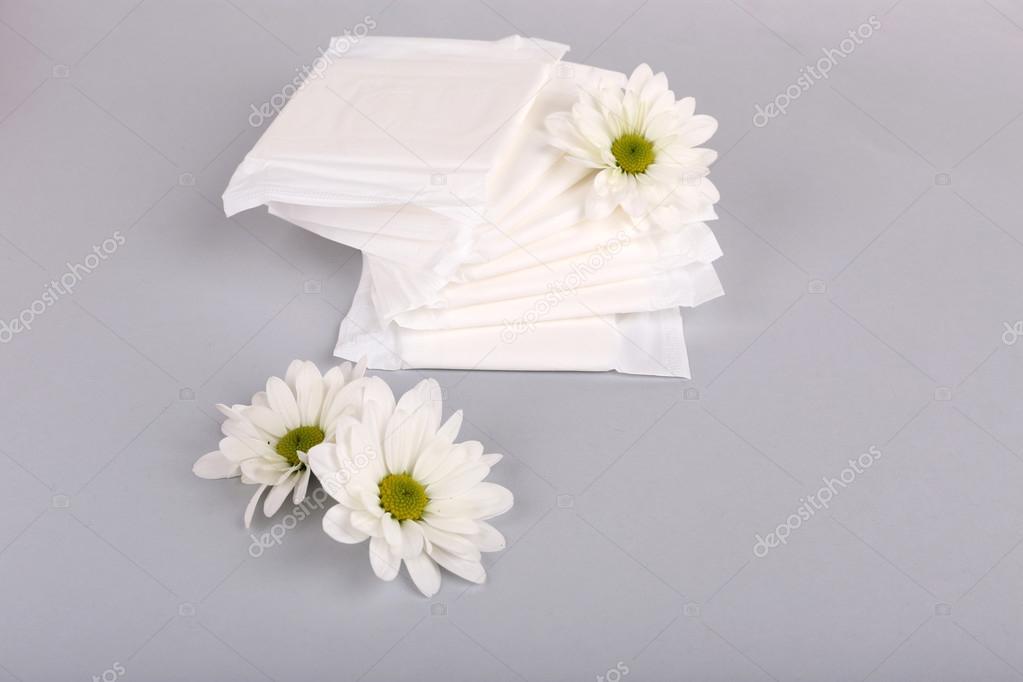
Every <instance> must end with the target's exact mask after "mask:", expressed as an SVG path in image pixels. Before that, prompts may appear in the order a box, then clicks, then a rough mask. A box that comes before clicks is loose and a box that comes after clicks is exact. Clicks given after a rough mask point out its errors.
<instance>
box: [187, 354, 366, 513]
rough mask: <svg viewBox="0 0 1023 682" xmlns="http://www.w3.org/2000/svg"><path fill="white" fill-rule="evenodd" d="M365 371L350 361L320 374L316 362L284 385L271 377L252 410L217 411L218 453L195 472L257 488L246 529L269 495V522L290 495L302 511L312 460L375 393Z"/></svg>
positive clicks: (300, 367) (301, 366)
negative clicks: (237, 478)
mask: <svg viewBox="0 0 1023 682" xmlns="http://www.w3.org/2000/svg"><path fill="white" fill-rule="evenodd" d="M365 372H366V366H365V364H364V362H360V363H359V364H358V365H357V366H356V367H352V365H351V364H350V363H347V362H346V363H345V364H343V365H341V366H340V367H334V368H333V369H331V370H329V371H328V372H327V373H326V374H325V375H321V374H320V370H319V369H317V367H316V365H315V364H314V363H312V362H309V361H302V360H294V361H292V363H291V365H289V366H288V371H287V373H286V374H285V376H284V379H281V378H279V377H270V378H269V379H268V380H267V382H266V391H260V392H259V393H257V394H255V395H254V396H252V404H251V405H233V406H230V407H228V406H227V405H217V409H219V410H220V411H221V412H222V413H223V414H224V416H226V417H227V421H225V422H224V423H223V425H222V426H221V430H222V431H223V433H224V438H223V439H222V440H221V441H220V449H219V450H215V451H213V452H210V453H208V454H206V455H203V456H202V457H200V458H199V460H198V461H197V462H196V463H195V465H194V466H193V467H192V471H193V472H194V473H195V475H196V476H199V477H201V478H232V477H234V476H239V475H240V476H241V480H242V483H247V484H250V485H258V486H259V488H258V489H257V490H256V494H255V495H253V496H252V500H251V501H250V502H249V505H248V507H247V508H246V509H245V527H246V528H248V527H249V526H250V525H251V523H252V516H253V514H254V513H255V510H256V505H257V504H258V503H259V499H260V497H261V496H262V494H263V492H264V491H266V489H267V488H269V489H270V493H269V494H268V495H267V496H266V499H265V500H264V502H263V513H264V514H265V515H266V516H267V517H270V516H273V515H274V514H275V513H276V512H277V510H278V509H280V507H281V505H282V504H283V503H284V500H285V499H287V497H288V493H292V492H293V500H294V503H295V504H299V503H300V502H302V500H304V499H305V495H306V491H307V490H308V488H309V476H310V470H309V467H308V460H307V453H308V452H309V450H311V449H312V448H313V447H314V446H315V445H317V444H319V443H321V442H323V441H330V440H332V439H333V438H334V433H335V430H336V427H337V424H338V421H339V420H340V418H341V417H342V416H345V415H355V416H358V415H359V410H360V407H361V405H362V402H363V400H364V391H365V390H366V389H368V388H370V385H369V384H368V380H366V379H364V378H363V375H364V374H365Z"/></svg>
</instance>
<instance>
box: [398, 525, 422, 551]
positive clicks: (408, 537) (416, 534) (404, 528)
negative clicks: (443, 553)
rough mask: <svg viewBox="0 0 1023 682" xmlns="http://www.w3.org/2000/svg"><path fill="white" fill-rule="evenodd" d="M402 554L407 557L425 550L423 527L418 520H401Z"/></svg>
mask: <svg viewBox="0 0 1023 682" xmlns="http://www.w3.org/2000/svg"><path fill="white" fill-rule="evenodd" d="M401 536H402V537H401V556H402V557H403V558H405V559H408V558H409V557H414V556H416V555H418V554H421V553H422V552H423V545H424V537H423V529H422V528H420V527H419V523H418V522H417V521H402V522H401Z"/></svg>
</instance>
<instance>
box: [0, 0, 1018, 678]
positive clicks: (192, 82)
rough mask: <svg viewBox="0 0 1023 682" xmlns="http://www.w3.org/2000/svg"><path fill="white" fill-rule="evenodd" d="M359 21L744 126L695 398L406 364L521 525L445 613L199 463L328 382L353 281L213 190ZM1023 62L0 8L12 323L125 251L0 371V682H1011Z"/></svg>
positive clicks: (163, 12) (950, 19)
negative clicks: (272, 407) (556, 63)
mask: <svg viewBox="0 0 1023 682" xmlns="http://www.w3.org/2000/svg"><path fill="white" fill-rule="evenodd" d="M871 15H875V16H876V17H877V19H878V20H879V21H880V23H881V28H880V30H878V31H876V32H875V33H874V34H873V35H872V36H871V37H870V38H869V39H867V40H864V41H863V42H862V44H861V45H858V46H856V47H855V49H854V50H853V52H852V53H851V54H850V55H849V56H848V57H843V58H841V59H838V60H837V65H836V66H835V67H834V68H833V70H832V71H831V74H830V78H828V79H827V80H821V81H819V82H815V83H814V85H813V86H812V87H811V88H810V89H809V91H807V92H805V93H802V94H801V96H800V97H799V98H798V99H796V100H795V101H793V102H792V103H791V106H790V107H789V109H788V113H787V114H785V115H783V116H779V117H777V118H774V119H773V120H770V121H769V123H768V124H767V125H766V126H763V127H756V126H754V125H753V123H752V120H751V117H752V115H753V113H754V105H755V104H760V105H764V104H766V103H767V102H769V101H771V100H773V99H774V98H775V97H776V96H777V95H778V94H779V93H782V92H784V90H785V89H786V87H787V86H789V85H790V84H792V83H794V82H796V79H797V78H799V76H800V69H801V68H802V67H804V66H805V65H807V64H809V63H813V62H816V60H817V59H818V58H820V57H821V56H822V52H821V51H822V49H825V48H839V47H840V43H841V41H842V40H843V38H846V37H847V32H848V31H850V30H856V29H857V27H859V26H860V25H861V24H864V23H865V22H868V21H869V18H870V17H871ZM366 16H369V17H372V18H373V20H374V21H375V22H376V23H377V28H376V29H375V30H374V31H373V32H374V33H375V34H378V35H388V34H393V35H429V36H450V37H478V38H496V37H500V36H503V35H506V34H510V33H515V32H521V33H525V34H535V35H538V36H542V37H545V38H549V39H553V40H559V41H564V42H567V43H570V44H571V45H573V47H574V51H573V52H572V54H571V58H572V59H574V60H579V61H588V62H591V63H594V64H596V65H599V66H603V67H609V68H614V69H618V70H631V69H632V67H633V66H635V65H636V64H637V63H639V62H641V61H648V62H649V63H650V64H651V65H652V66H653V67H654V68H655V69H657V70H662V69H663V70H665V71H667V72H668V75H669V78H670V80H671V83H672V85H673V87H674V88H675V90H676V92H678V93H680V94H686V95H694V96H695V97H696V98H697V102H698V106H699V109H700V110H701V111H703V112H707V113H711V114H713V115H714V116H716V117H718V119H719V120H720V122H721V129H720V132H719V134H718V135H717V137H716V138H715V139H714V141H713V142H714V144H713V145H712V146H714V147H715V148H717V149H719V150H720V151H721V152H722V158H721V160H720V161H719V162H718V164H717V165H716V166H715V168H714V178H715V180H716V182H717V184H718V186H719V187H720V188H721V192H722V195H723V197H724V199H723V202H722V204H721V220H720V221H718V222H717V223H715V225H714V228H715V231H716V233H717V234H718V236H719V239H720V241H721V244H722V246H723V248H724V251H725V257H724V258H723V259H722V260H721V261H719V265H720V273H721V277H722V280H723V281H724V284H725V287H726V289H727V291H728V295H727V296H726V297H725V298H723V299H720V300H717V301H714V302H712V303H710V304H708V305H706V306H704V307H702V308H700V309H699V310H697V311H695V312H693V313H691V314H687V317H686V322H687V332H688V336H689V343H690V354H691V358H692V364H693V372H694V380H693V381H692V382H681V381H670V380H663V379H650V378H642V377H628V376H619V375H615V374H607V375H574V374H526V373H495V372H470V373H465V372H423V373H420V372H403V373H392V374H388V375H386V378H387V379H388V380H389V381H390V382H392V384H393V385H394V387H395V388H396V389H400V390H404V389H405V388H407V387H409V386H411V385H412V384H413V383H414V382H415V381H417V380H418V379H419V378H420V377H421V376H423V375H432V376H435V377H437V378H438V380H439V381H440V382H441V383H442V384H443V385H444V386H445V388H446V393H447V400H448V406H449V408H450V409H454V408H456V407H463V408H465V409H466V410H467V418H468V420H469V424H468V426H467V435H468V436H470V437H477V438H480V439H481V440H482V441H483V442H484V443H485V444H486V445H487V446H488V448H489V449H491V450H493V451H499V452H504V453H506V454H507V455H508V456H507V458H506V459H505V461H504V462H503V463H502V464H501V465H500V466H499V467H497V469H496V470H495V475H494V479H495V480H497V481H498V482H501V483H503V484H505V485H507V486H508V487H510V488H511V489H513V491H514V492H515V494H516V498H517V504H516V507H515V508H514V510H513V511H512V512H511V513H509V514H508V515H507V516H506V517H503V518H501V519H499V520H498V522H497V525H498V526H499V527H500V528H501V529H502V530H503V531H505V532H506V534H507V536H508V538H509V548H508V549H507V551H505V552H503V553H501V554H498V555H491V556H490V557H488V561H487V565H488V567H489V570H490V582H489V583H488V584H487V585H485V586H483V587H472V588H469V587H468V585H467V583H465V582H463V581H460V580H459V579H457V578H454V577H452V576H450V575H445V580H444V587H443V589H442V591H441V592H440V593H439V594H438V595H437V596H436V597H435V598H434V599H432V600H427V599H423V598H422V597H420V596H419V595H418V593H417V592H415V590H414V588H413V587H412V586H411V583H410V582H409V581H408V580H407V578H405V577H404V576H403V577H402V578H401V579H400V580H398V581H397V582H396V583H394V584H386V583H382V582H380V581H378V580H377V579H376V578H375V577H374V576H373V574H372V572H371V570H370V566H369V562H368V558H367V551H366V548H365V547H364V546H358V547H348V546H342V545H338V544H336V543H333V542H331V541H330V540H328V539H327V538H326V537H325V536H324V535H323V534H322V532H321V530H320V528H319V523H318V521H315V520H313V521H305V522H302V523H299V524H298V526H297V528H295V529H293V530H291V531H289V532H288V533H287V534H286V535H285V536H284V538H283V540H282V543H281V545H280V546H273V547H270V548H267V549H266V551H265V552H264V553H263V554H262V555H261V556H259V557H258V558H252V557H250V555H249V551H248V550H249V545H250V543H251V539H250V537H249V535H248V533H247V532H246V531H245V530H244V528H243V527H242V524H241V515H242V510H243V507H244V505H245V502H246V500H247V498H248V496H249V495H250V494H251V492H252V489H251V488H249V487H246V486H242V485H240V484H239V483H237V482H236V481H230V482H208V481H201V480H199V479H196V478H193V477H192V475H191V473H190V468H191V464H192V462H193V461H194V459H195V458H196V457H197V456H198V455H200V454H202V453H204V452H206V451H208V450H211V449H213V448H215V446H216V442H217V440H218V437H219V436H218V427H217V421H218V420H217V418H216V412H215V410H214V409H213V408H212V405H213V403H215V402H218V401H224V402H233V401H240V400H242V399H244V398H246V397H248V396H249V395H250V394H251V393H252V392H253V391H254V390H256V389H257V388H258V386H259V384H260V382H261V381H262V380H263V379H264V378H265V377H266V376H268V375H270V374H274V373H280V372H282V371H283V370H284V368H285V367H286V365H287V362H288V361H289V360H290V359H291V358H293V357H308V358H311V359H315V360H317V361H318V362H319V363H320V364H321V365H322V366H326V365H327V364H328V363H329V362H330V361H331V358H330V351H331V348H332V347H333V341H334V338H335V334H336V327H337V323H338V321H339V319H340V317H341V315H342V314H343V312H344V311H345V310H346V308H347V305H348V302H349V301H350V298H351V295H352V293H353V289H354V285H355V282H356V281H357V278H358V271H359V260H358V258H352V256H353V252H352V251H351V250H349V249H347V248H344V247H341V246H338V245H335V244H331V243H328V242H326V241H324V240H321V239H319V238H317V237H314V236H312V235H310V234H307V233H304V232H302V231H301V230H299V229H298V228H295V227H292V226H289V225H287V224H285V223H283V222H281V221H278V220H276V219H271V218H269V217H267V216H265V215H262V214H260V213H259V212H257V211H252V212H249V213H246V214H243V215H241V216H239V217H238V218H237V219H236V220H227V219H225V218H224V217H223V214H222V212H221V211H220V210H219V203H218V201H219V195H220V192H221V191H222V190H223V188H224V186H225V184H226V181H227V178H228V176H229V174H230V172H231V171H232V170H233V168H234V166H235V165H236V164H237V163H238V161H239V160H240V159H241V157H242V155H243V154H244V153H245V151H246V150H247V149H248V148H249V147H250V146H251V144H252V143H253V141H254V140H255V139H256V137H257V136H258V134H259V130H257V129H254V128H251V127H250V126H248V125H247V122H246V121H247V117H248V115H249V114H250V112H251V109H250V105H256V106H259V105H260V104H261V103H262V102H265V101H267V100H268V99H269V98H270V97H271V96H272V95H273V94H274V93H277V92H280V90H281V88H282V87H283V86H284V84H285V83H286V82H288V81H289V80H290V79H291V78H292V77H293V76H294V75H295V73H296V69H298V68H300V67H301V66H303V65H306V64H309V63H310V62H311V61H312V59H313V58H314V57H315V55H316V48H317V47H325V46H326V45H327V41H328V38H329V36H330V35H332V34H339V33H341V32H342V31H343V30H344V29H346V28H352V27H354V26H355V25H356V24H358V23H359V22H360V21H363V20H364V17H366ZM1021 72H1023V5H1020V3H1019V2H1013V0H991V1H990V2H985V1H984V0H956V1H954V2H932V1H930V0H904V1H902V2H894V6H893V0H881V1H878V2H839V1H838V0H832V1H829V2H813V3H809V2H796V1H795V0H785V1H782V2H767V1H766V0H742V1H741V2H734V3H733V2H724V1H714V2H711V1H709V0H708V1H706V2H677V1H675V0H649V2H643V1H642V0H600V1H599V2H593V1H592V0H589V1H584V0H574V1H570V2H565V1H560V0H559V1H557V2H555V1H545V2H538V1H535V0H530V1H529V2H513V1H512V0H485V1H480V0H465V1H464V2H455V1H450V0H434V1H432V2H429V3H426V2H423V3H419V2H413V0H398V1H397V2H393V3H392V2H390V1H389V0H372V1H365V2H363V1H359V0H357V1H355V2H344V3H341V2H336V1H333V0H310V1H307V2H295V1H294V0H232V2H219V1H213V0H209V1H203V2H200V1H198V0H192V1H183V0H182V1H174V2H170V1H159V0H146V1H145V2H142V3H140V4H136V0H91V1H90V2H80V1H78V0H64V1H56V0H0V79H2V80H0V84H2V87H0V119H2V122H0V234H2V239H0V259H2V263H3V267H2V271H0V272H2V274H0V317H2V318H3V319H5V320H9V319H10V318H12V317H15V316H17V315H18V314H19V313H20V311H21V310H22V309H24V308H26V307H27V306H30V305H31V304H32V301H34V300H35V299H37V298H39V297H40V296H41V295H42V293H43V291H44V290H45V287H46V286H47V283H48V282H49V281H50V280H51V278H56V277H59V276H60V275H61V274H62V272H63V271H64V269H65V267H66V265H65V264H66V263H67V262H71V263H83V262H84V260H85V258H86V256H87V255H88V254H89V253H90V252H91V251H90V250H91V248H92V246H93V245H100V244H101V243H102V242H103V240H104V239H107V238H110V237H112V235H114V233H115V232H119V233H120V234H121V235H123V236H124V238H125V244H124V245H122V246H120V247H119V248H117V249H116V251H115V253H114V254H113V255H111V256H109V257H108V258H107V259H106V260H105V261H103V262H102V263H101V264H100V265H99V266H98V267H97V268H96V269H95V270H94V271H93V272H91V273H89V274H87V275H85V276H84V277H83V279H82V281H81V282H80V283H79V285H78V286H77V288H76V289H75V291H74V293H73V294H72V295H66V296H61V297H59V300H57V301H56V303H55V304H54V305H52V306H51V307H49V308H47V309H46V310H45V312H43V313H42V314H39V315H38V316H36V318H35V320H34V324H33V327H32V329H31V330H30V331H25V332H23V333H20V334H17V335H15V336H14V338H12V339H11V340H10V342H9V343H6V344H3V345H0V376H2V381H0V399H2V406H3V409H2V410H0V434H2V437H0V450H2V456H0V495H2V499H3V502H2V505H3V507H2V511H3V513H2V514H0V548H2V549H0V612H2V613H3V617H2V625H0V665H2V667H0V681H2V682H7V681H8V680H26V681H28V680H73V679H83V680H84V679H94V677H93V676H100V677H102V676H103V674H104V671H108V672H107V677H106V679H108V680H110V679H113V678H114V677H118V676H122V677H124V678H125V679H128V680H184V679H210V680H214V679H215V680H249V679H275V680H281V681H284V680H323V679H340V680H354V679H364V680H381V681H395V680H473V681H476V680H517V679H527V680H536V681H540V680H570V679H571V680H587V679H589V680H592V679H600V676H604V677H605V679H608V680H611V681H614V680H615V679H617V677H618V675H619V673H620V671H621V670H623V669H624V668H626V667H627V668H628V674H627V675H624V676H623V677H622V679H630V680H669V679H671V680H676V679H678V680H698V681H706V680H729V681H733V682H734V681H736V680H742V681H744V680H764V679H776V680H861V679H870V680H878V681H880V680H928V681H934V680H962V679H976V680H1018V679H1021V678H1023V673H1021V671H1023V646H1021V645H1020V642H1023V577H1021V575H1023V546H1021V545H1020V542H1021V540H1023V463H1021V453H1023V400H1021V397H1020V388H1021V386H1023V342H1021V343H1015V344H1010V343H1007V342H1009V341H1014V340H1015V336H1014V335H1013V334H1009V333H1007V332H1006V326H1005V325H1006V324H1009V325H1010V327H1011V325H1012V324H1014V323H1015V322H1016V321H1017V320H1021V319H1023V293H1021V292H1023V267H1021V266H1023V244H1021V241H1020V240H1021V239H1023V227H1021V225H1023V220H1021V218H1023V209H1021V207H1020V181H1021V180H1023V118H1021V117H1020V115H1021V113H1023V88H1020V87H1019V86H1020V80H1019V78H1020V73H1021ZM1021 326H1023V323H1021ZM1021 331H1023V329H1021ZM1003 333H1005V334H1004V339H1003ZM1021 340H1023V339H1021ZM871 446H875V447H876V448H877V449H878V450H879V451H880V452H881V457H880V459H878V460H877V461H876V463H874V464H873V466H872V467H871V468H870V469H867V470H864V471H863V473H862V474H860V475H858V476H857V477H856V478H855V480H854V482H852V483H851V484H849V486H848V488H845V489H841V490H840V494H838V495H837V496H835V498H834V499H833V500H832V502H831V507H830V511H826V512H824V511H822V512H819V513H817V514H816V515H814V516H813V517H812V518H811V519H810V520H808V521H806V522H805V523H803V524H802V526H801V527H799V528H798V529H796V530H795V531H793V532H792V534H791V537H790V538H789V541H788V544H787V545H784V546H779V547H776V548H774V549H772V550H771V551H770V552H769V553H768V554H767V556H766V557H765V558H755V557H754V556H753V553H752V550H753V543H754V536H755V534H757V533H761V534H766V533H768V532H770V531H771V529H772V528H774V527H776V526H777V525H778V524H780V523H784V522H785V521H786V518H787V517H788V515H789V514H791V513H793V512H795V511H796V509H797V508H798V507H799V505H800V504H801V498H803V497H804V496H806V495H808V494H810V493H812V492H814V491H816V490H817V489H818V488H819V487H821V485H822V482H821V479H822V477H828V478H831V477H837V476H839V475H840V473H841V472H842V469H843V468H844V467H845V466H847V465H846V462H847V460H848V459H849V458H850V457H856V456H857V455H859V454H860V453H862V452H865V451H867V450H868V448H870V447H871ZM278 521H280V519H278ZM271 525H272V524H271V523H270V522H266V521H265V520H260V521H259V522H258V528H257V529H256V530H257V532H265V531H267V530H269V529H270V527H271ZM616 666H621V667H619V668H618V669H616ZM611 670H615V672H611V673H608V671H611ZM121 671H123V673H122V672H121Z"/></svg>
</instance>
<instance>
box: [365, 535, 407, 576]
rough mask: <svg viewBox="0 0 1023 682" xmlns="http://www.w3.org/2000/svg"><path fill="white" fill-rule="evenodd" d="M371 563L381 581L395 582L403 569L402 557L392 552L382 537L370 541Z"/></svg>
mask: <svg viewBox="0 0 1023 682" xmlns="http://www.w3.org/2000/svg"><path fill="white" fill-rule="evenodd" d="M369 563H370V565H371V566H372V567H373V572H374V573H376V574H377V577H378V578H380V579H381V580H388V581H390V580H394V578H395V577H396V576H397V575H398V569H399V568H401V556H400V555H398V554H397V553H395V552H393V551H392V550H391V547H390V545H388V544H387V541H386V540H384V539H383V538H382V537H374V538H373V539H372V540H370V541H369Z"/></svg>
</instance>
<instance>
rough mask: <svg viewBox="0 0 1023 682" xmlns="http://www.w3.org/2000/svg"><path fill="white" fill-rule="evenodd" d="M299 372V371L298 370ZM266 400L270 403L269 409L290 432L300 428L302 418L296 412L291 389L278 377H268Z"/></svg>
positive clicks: (296, 406) (296, 404)
mask: <svg viewBox="0 0 1023 682" xmlns="http://www.w3.org/2000/svg"><path fill="white" fill-rule="evenodd" d="M299 371H300V372H301V370H299ZM266 399H267V400H268V401H270V409H271V410H273V411H274V414H276V415H278V416H279V417H280V418H281V420H282V421H283V422H284V427H285V428H286V429H287V430H288V431H290V430H291V429H297V428H298V427H299V426H302V417H301V415H300V414H299V411H298V403H296V402H295V394H294V393H292V392H291V387H290V386H288V384H286V383H285V382H284V379H281V378H280V377H270V378H269V379H267V382H266Z"/></svg>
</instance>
